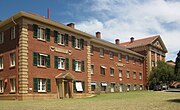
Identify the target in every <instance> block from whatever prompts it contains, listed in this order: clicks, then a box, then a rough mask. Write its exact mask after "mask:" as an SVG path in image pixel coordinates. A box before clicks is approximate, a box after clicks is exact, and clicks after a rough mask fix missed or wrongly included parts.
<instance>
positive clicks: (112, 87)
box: [111, 83, 115, 92]
mask: <svg viewBox="0 0 180 110" xmlns="http://www.w3.org/2000/svg"><path fill="white" fill-rule="evenodd" d="M114 91H115V83H111V92H114Z"/></svg>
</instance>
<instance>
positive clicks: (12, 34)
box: [10, 26, 16, 40]
mask: <svg viewBox="0 0 180 110" xmlns="http://www.w3.org/2000/svg"><path fill="white" fill-rule="evenodd" d="M10 30H11V40H13V39H15V38H16V27H15V26H13V27H11V29H10Z"/></svg>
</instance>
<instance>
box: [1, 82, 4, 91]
mask: <svg viewBox="0 0 180 110" xmlns="http://www.w3.org/2000/svg"><path fill="white" fill-rule="evenodd" d="M0 93H4V81H3V80H0Z"/></svg>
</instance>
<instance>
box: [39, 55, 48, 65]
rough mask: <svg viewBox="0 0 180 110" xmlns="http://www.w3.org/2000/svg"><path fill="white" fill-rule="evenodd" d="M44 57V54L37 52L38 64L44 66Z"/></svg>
mask: <svg viewBox="0 0 180 110" xmlns="http://www.w3.org/2000/svg"><path fill="white" fill-rule="evenodd" d="M46 57H47V55H46V54H41V53H39V54H38V66H41V67H46V62H47V59H46ZM43 58H45V60H44V62H43ZM43 63H44V65H43Z"/></svg>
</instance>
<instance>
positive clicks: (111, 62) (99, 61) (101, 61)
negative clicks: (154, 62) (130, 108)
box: [91, 46, 144, 84]
mask: <svg viewBox="0 0 180 110" xmlns="http://www.w3.org/2000/svg"><path fill="white" fill-rule="evenodd" d="M121 54H122V53H121ZM91 58H92V59H91V60H92V64H94V74H93V75H92V81H100V82H101V81H105V82H125V83H136V84H143V79H142V80H139V72H142V74H143V72H144V71H143V64H142V65H141V66H140V64H139V62H137V61H136V63H135V64H133V61H132V58H131V57H130V60H129V63H127V62H126V61H125V55H124V54H122V61H118V53H114V58H113V59H110V57H109V50H106V49H105V48H104V57H100V55H99V48H98V47H95V46H94V51H93V55H92V57H91ZM116 62H118V63H123V64H125V67H117V65H116ZM100 66H106V67H107V68H106V69H105V70H106V74H105V75H101V74H100ZM110 67H114V69H115V70H114V76H113V77H112V76H110ZM119 69H121V70H122V72H123V78H122V81H120V80H119V72H118V70H119ZM127 70H129V71H130V78H129V79H127V78H126V71H127ZM133 71H136V80H134V79H133Z"/></svg>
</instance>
